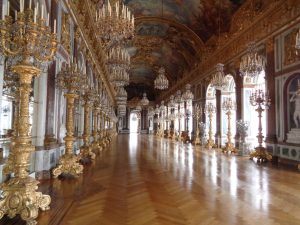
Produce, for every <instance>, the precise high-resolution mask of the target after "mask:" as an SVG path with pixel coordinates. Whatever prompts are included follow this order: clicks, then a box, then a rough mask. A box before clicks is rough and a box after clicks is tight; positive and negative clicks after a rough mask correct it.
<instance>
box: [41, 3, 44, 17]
mask: <svg viewBox="0 0 300 225" xmlns="http://www.w3.org/2000/svg"><path fill="white" fill-rule="evenodd" d="M41 17H42V19H44V5H42V13H41Z"/></svg>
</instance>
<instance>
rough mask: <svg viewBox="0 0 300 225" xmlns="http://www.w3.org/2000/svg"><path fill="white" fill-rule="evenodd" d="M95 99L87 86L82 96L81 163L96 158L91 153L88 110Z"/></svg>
mask: <svg viewBox="0 0 300 225" xmlns="http://www.w3.org/2000/svg"><path fill="white" fill-rule="evenodd" d="M94 98H95V93H94V92H93V90H92V88H91V87H90V86H89V85H87V87H86V89H85V90H84V93H83V95H82V100H83V107H84V128H83V134H82V138H83V145H82V146H81V147H80V155H81V160H80V161H81V162H83V163H84V162H89V161H90V160H94V159H95V158H96V155H95V153H93V152H92V147H91V146H90V145H89V142H90V109H91V104H92V101H93V100H94Z"/></svg>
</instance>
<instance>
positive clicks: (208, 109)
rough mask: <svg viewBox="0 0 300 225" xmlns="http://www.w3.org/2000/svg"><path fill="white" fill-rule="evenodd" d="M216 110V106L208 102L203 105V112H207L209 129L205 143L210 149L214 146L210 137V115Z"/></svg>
mask: <svg viewBox="0 0 300 225" xmlns="http://www.w3.org/2000/svg"><path fill="white" fill-rule="evenodd" d="M215 111H216V107H215V106H214V105H213V104H212V103H211V102H209V103H208V104H207V105H206V107H205V112H206V113H207V114H208V120H209V128H208V129H209V130H208V140H207V143H206V146H205V147H206V148H208V149H211V148H213V147H215V144H214V141H213V139H212V136H213V135H212V117H213V113H215Z"/></svg>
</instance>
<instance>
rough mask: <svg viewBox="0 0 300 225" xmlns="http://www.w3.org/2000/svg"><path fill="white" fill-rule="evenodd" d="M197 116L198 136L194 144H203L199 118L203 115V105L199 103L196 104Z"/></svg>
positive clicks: (195, 115)
mask: <svg viewBox="0 0 300 225" xmlns="http://www.w3.org/2000/svg"><path fill="white" fill-rule="evenodd" d="M193 116H194V117H196V136H195V139H194V141H193V144H194V145H201V140H200V130H199V120H201V117H202V107H201V106H200V105H198V104H196V106H195V114H194V115H193Z"/></svg>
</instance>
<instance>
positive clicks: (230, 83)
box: [220, 74, 236, 145]
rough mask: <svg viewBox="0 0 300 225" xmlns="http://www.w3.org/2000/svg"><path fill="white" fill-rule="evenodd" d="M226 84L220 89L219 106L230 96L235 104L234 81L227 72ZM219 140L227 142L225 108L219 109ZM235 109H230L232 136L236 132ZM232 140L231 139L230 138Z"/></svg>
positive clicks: (223, 142) (222, 142)
mask: <svg viewBox="0 0 300 225" xmlns="http://www.w3.org/2000/svg"><path fill="white" fill-rule="evenodd" d="M225 79H226V82H227V86H226V87H224V88H223V89H222V91H221V106H223V102H224V101H226V99H228V98H231V100H232V102H233V103H234V104H236V93H235V81H234V78H233V76H232V75H230V74H228V75H227V76H226V77H225ZM220 121H221V140H220V142H221V143H220V144H221V145H225V143H226V142H227V132H228V119H227V115H226V111H225V110H223V109H222V110H221V120H220ZM235 124H236V110H235V109H234V110H232V111H231V120H230V125H231V135H232V138H234V136H235V133H236V126H235ZM232 141H233V140H232Z"/></svg>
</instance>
